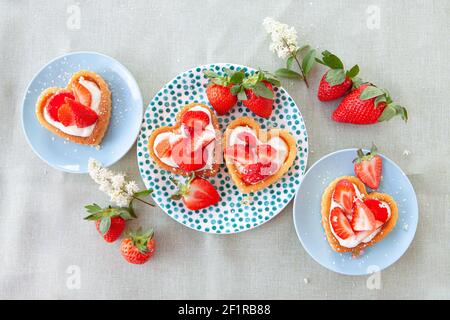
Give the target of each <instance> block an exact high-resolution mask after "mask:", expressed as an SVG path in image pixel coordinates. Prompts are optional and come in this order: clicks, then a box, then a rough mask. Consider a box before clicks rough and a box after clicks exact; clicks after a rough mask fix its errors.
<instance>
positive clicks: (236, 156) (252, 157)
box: [225, 144, 256, 165]
mask: <svg viewBox="0 0 450 320" xmlns="http://www.w3.org/2000/svg"><path fill="white" fill-rule="evenodd" d="M225 156H226V157H228V158H230V159H231V160H233V161H236V162H238V163H239V164H242V165H245V164H252V163H255V161H256V154H255V152H254V151H253V149H252V148H250V146H249V145H244V144H234V145H232V146H230V147H227V148H226V149H225Z"/></svg>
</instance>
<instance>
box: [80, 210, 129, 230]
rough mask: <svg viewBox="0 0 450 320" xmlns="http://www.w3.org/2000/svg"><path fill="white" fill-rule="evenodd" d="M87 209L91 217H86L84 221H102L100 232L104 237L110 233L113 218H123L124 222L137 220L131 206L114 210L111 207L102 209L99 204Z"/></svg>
mask: <svg viewBox="0 0 450 320" xmlns="http://www.w3.org/2000/svg"><path fill="white" fill-rule="evenodd" d="M85 208H86V211H87V212H88V213H89V215H88V216H86V217H85V218H84V220H88V221H97V220H100V225H99V230H100V232H101V233H102V234H103V235H105V234H106V233H107V232H108V230H109V228H110V226H111V218H113V217H121V218H122V219H124V220H131V219H135V218H137V217H136V214H135V213H134V210H133V208H132V207H131V205H130V206H129V207H128V208H125V207H120V208H113V207H111V206H108V207H106V208H102V207H100V206H99V205H98V204H96V203H93V204H89V205H87V206H85Z"/></svg>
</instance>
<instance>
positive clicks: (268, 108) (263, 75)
mask: <svg viewBox="0 0 450 320" xmlns="http://www.w3.org/2000/svg"><path fill="white" fill-rule="evenodd" d="M272 85H274V86H280V80H278V78H277V77H275V76H274V75H272V74H271V73H269V72H267V71H262V70H259V71H257V72H255V73H254V74H252V75H250V76H248V77H246V78H245V79H244V80H243V81H242V84H241V85H240V86H234V87H233V90H234V91H237V92H238V99H239V100H241V101H242V103H243V104H244V105H245V106H246V107H247V108H249V109H250V110H252V111H253V112H254V113H255V114H256V115H258V116H260V117H263V118H269V117H270V115H271V114H272V105H273V100H274V90H273V86H272Z"/></svg>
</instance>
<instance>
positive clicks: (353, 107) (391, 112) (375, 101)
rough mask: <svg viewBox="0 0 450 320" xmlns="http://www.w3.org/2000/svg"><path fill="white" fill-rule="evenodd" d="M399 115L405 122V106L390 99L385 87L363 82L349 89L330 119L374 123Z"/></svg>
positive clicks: (355, 122)
mask: <svg viewBox="0 0 450 320" xmlns="http://www.w3.org/2000/svg"><path fill="white" fill-rule="evenodd" d="M395 116H400V117H401V118H402V119H403V120H404V121H405V122H406V121H407V120H408V112H407V110H406V108H405V107H402V106H400V105H399V104H397V103H395V102H393V101H392V98H391V96H390V94H389V92H388V91H387V90H386V89H382V88H378V87H376V86H374V85H372V84H369V83H364V84H361V85H360V86H358V87H357V88H356V89H354V90H353V91H351V92H350V93H349V94H348V95H347V96H346V97H345V98H344V99H343V100H342V101H341V103H340V104H339V106H338V107H337V108H336V110H334V112H333V115H332V119H333V120H334V121H336V122H345V123H352V124H374V123H377V122H382V121H388V120H390V119H392V118H393V117H395Z"/></svg>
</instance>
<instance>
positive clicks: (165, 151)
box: [155, 137, 172, 158]
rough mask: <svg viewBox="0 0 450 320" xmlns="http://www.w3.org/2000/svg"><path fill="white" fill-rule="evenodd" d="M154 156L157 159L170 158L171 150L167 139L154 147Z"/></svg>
mask: <svg viewBox="0 0 450 320" xmlns="http://www.w3.org/2000/svg"><path fill="white" fill-rule="evenodd" d="M155 151H156V155H157V156H158V158H167V157H170V155H171V153H172V148H171V146H170V139H169V137H167V138H164V139H162V140H161V141H160V142H159V143H158V144H157V145H156V146H155Z"/></svg>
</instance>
